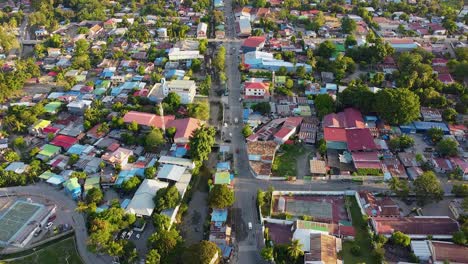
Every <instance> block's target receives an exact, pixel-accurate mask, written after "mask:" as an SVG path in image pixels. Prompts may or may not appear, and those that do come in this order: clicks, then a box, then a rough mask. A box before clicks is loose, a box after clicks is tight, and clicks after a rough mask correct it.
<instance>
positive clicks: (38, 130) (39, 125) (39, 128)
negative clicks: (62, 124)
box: [29, 119, 52, 136]
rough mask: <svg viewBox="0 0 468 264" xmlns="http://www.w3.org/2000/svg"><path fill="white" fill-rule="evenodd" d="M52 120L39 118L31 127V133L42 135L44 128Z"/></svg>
mask: <svg viewBox="0 0 468 264" xmlns="http://www.w3.org/2000/svg"><path fill="white" fill-rule="evenodd" d="M51 123H52V122H50V121H49V120H44V119H39V120H37V121H36V123H34V124H33V125H32V126H31V127H30V128H29V133H30V134H32V135H36V136H38V135H41V134H43V130H44V129H45V128H46V127H48V126H49V125H50V124H51Z"/></svg>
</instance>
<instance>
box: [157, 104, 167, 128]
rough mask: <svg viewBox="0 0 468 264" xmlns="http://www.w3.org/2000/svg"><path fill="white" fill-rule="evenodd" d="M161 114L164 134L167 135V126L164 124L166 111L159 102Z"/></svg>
mask: <svg viewBox="0 0 468 264" xmlns="http://www.w3.org/2000/svg"><path fill="white" fill-rule="evenodd" d="M159 114H160V115H161V121H162V122H161V123H162V131H163V133H164V134H166V124H165V122H164V109H163V107H162V103H161V102H159Z"/></svg>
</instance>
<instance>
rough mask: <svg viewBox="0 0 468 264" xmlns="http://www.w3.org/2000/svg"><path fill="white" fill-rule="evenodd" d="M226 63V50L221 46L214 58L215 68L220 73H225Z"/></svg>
mask: <svg viewBox="0 0 468 264" xmlns="http://www.w3.org/2000/svg"><path fill="white" fill-rule="evenodd" d="M225 62H226V49H225V48H224V46H221V47H220V48H219V50H218V52H217V53H216V56H215V57H214V58H213V66H214V67H215V68H216V69H217V70H218V71H220V72H222V71H224V68H225Z"/></svg>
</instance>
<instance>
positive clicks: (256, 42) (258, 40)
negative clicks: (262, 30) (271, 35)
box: [242, 36, 265, 48]
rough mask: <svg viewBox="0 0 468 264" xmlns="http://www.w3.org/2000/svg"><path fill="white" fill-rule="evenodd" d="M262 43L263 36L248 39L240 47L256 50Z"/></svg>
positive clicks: (263, 40)
mask: <svg viewBox="0 0 468 264" xmlns="http://www.w3.org/2000/svg"><path fill="white" fill-rule="evenodd" d="M264 42H265V37H263V36H255V37H248V38H247V39H246V40H244V43H242V47H250V48H257V47H259V46H260V45H261V44H262V43H264Z"/></svg>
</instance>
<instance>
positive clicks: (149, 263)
mask: <svg viewBox="0 0 468 264" xmlns="http://www.w3.org/2000/svg"><path fill="white" fill-rule="evenodd" d="M160 263H161V255H159V253H158V251H157V250H156V249H151V250H150V251H148V254H146V260H145V264H160Z"/></svg>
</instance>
